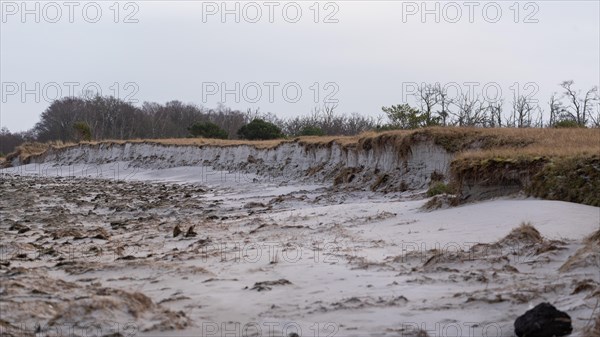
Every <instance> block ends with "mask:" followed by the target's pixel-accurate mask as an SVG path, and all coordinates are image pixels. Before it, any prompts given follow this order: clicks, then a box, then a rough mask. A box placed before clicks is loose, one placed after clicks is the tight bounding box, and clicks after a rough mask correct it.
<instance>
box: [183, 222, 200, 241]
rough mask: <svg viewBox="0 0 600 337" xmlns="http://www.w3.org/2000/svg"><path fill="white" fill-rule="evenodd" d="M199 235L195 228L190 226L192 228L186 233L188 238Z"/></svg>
mask: <svg viewBox="0 0 600 337" xmlns="http://www.w3.org/2000/svg"><path fill="white" fill-rule="evenodd" d="M197 235H198V233H196V232H194V226H193V225H192V226H190V228H188V230H187V232H186V233H185V237H186V238H193V237H196V236H197Z"/></svg>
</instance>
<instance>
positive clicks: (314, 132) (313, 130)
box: [298, 126, 325, 136]
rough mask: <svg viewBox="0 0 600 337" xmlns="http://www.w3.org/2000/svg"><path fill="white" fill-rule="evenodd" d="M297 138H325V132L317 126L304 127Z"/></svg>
mask: <svg viewBox="0 0 600 337" xmlns="http://www.w3.org/2000/svg"><path fill="white" fill-rule="evenodd" d="M298 136H325V131H323V129H321V128H320V127H318V126H305V127H303V128H302V130H301V131H300V134H298Z"/></svg>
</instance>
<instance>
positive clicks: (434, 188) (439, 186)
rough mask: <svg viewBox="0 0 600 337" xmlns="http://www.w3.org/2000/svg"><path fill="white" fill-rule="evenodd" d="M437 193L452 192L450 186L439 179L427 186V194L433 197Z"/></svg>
mask: <svg viewBox="0 0 600 337" xmlns="http://www.w3.org/2000/svg"><path fill="white" fill-rule="evenodd" d="M438 194H452V188H451V187H450V186H449V185H446V184H444V183H443V182H439V181H438V182H436V183H434V184H433V185H431V186H429V190H428V191H427V195H428V196H430V197H433V196H435V195H438Z"/></svg>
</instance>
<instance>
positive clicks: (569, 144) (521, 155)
mask: <svg viewBox="0 0 600 337" xmlns="http://www.w3.org/2000/svg"><path fill="white" fill-rule="evenodd" d="M483 133H484V134H490V135H494V134H495V135H501V136H503V137H510V138H512V139H523V140H528V141H530V142H531V143H530V144H528V145H526V146H523V147H510V146H509V147H503V146H499V147H493V148H489V149H474V150H466V151H463V152H461V153H459V154H458V155H457V156H456V158H455V159H456V160H460V159H485V158H510V159H525V158H533V157H551V158H557V157H578V156H585V157H587V156H593V155H599V154H600V129H485V130H483Z"/></svg>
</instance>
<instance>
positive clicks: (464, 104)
mask: <svg viewBox="0 0 600 337" xmlns="http://www.w3.org/2000/svg"><path fill="white" fill-rule="evenodd" d="M470 96H471V95H469V94H468V93H467V94H461V96H460V97H459V98H458V100H457V101H456V102H455V106H456V107H457V111H456V112H451V114H452V115H454V116H455V117H456V121H455V124H456V125H458V126H485V125H486V123H487V121H488V118H487V115H486V111H487V110H488V108H487V106H486V105H485V102H484V101H483V100H482V99H481V97H480V96H479V95H477V96H476V97H470Z"/></svg>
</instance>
